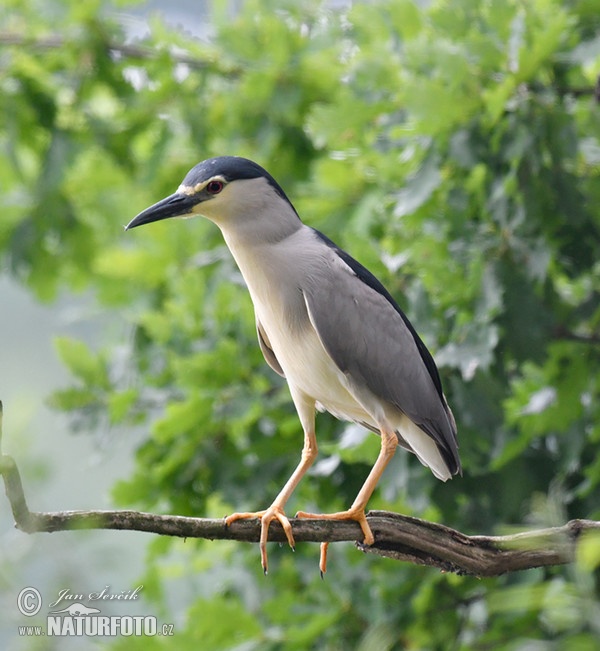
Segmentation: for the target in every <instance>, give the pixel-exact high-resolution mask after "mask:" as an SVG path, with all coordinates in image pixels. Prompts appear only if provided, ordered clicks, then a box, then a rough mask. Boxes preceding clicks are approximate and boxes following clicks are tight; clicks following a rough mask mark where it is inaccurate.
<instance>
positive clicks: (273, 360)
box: [256, 319, 285, 377]
mask: <svg viewBox="0 0 600 651" xmlns="http://www.w3.org/2000/svg"><path fill="white" fill-rule="evenodd" d="M256 334H257V335H258V343H259V345H260V349H261V350H262V354H263V356H264V358H265V361H266V362H267V364H268V365H269V366H270V367H271V368H272V369H273V370H274V371H275V373H279V375H281V377H285V374H284V372H283V369H282V368H281V364H280V363H279V361H278V360H277V357H276V356H275V353H274V352H273V349H272V348H271V342H270V341H269V338H268V337H267V333H266V332H265V331H264V328H263V327H262V325H261V324H260V321H259V320H258V319H256Z"/></svg>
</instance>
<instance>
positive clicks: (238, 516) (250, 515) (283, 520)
mask: <svg viewBox="0 0 600 651" xmlns="http://www.w3.org/2000/svg"><path fill="white" fill-rule="evenodd" d="M256 518H260V542H259V549H260V564H261V565H262V568H263V572H264V573H265V576H266V575H267V574H268V571H269V561H268V558H267V540H268V538H269V525H270V524H271V522H273V520H277V521H278V522H279V523H280V524H281V526H282V527H283V531H284V533H285V537H286V538H287V541H288V544H289V546H290V547H291V548H292V551H296V541H295V540H294V534H293V532H292V525H291V524H290V521H289V520H288V518H287V516H286V515H285V513H284V512H283V509H282V508H281V507H279V506H276V505H275V504H271V506H270V507H269V508H268V509H266V510H264V511H256V512H244V513H233V514H232V515H228V516H227V517H226V518H225V524H226V525H227V526H229V525H230V524H231V523H232V522H235V521H236V520H253V519H256Z"/></svg>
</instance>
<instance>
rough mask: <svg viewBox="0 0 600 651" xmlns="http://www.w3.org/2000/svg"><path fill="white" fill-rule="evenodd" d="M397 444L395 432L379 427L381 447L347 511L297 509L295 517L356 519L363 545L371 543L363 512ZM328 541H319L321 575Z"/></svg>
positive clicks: (369, 530)
mask: <svg viewBox="0 0 600 651" xmlns="http://www.w3.org/2000/svg"><path fill="white" fill-rule="evenodd" d="M397 445H398V437H397V436H396V434H395V433H394V432H392V431H390V430H388V429H386V428H383V427H382V428H381V449H380V451H379V456H378V457H377V461H375V464H374V465H373V467H372V468H371V472H370V473H369V476H368V477H367V479H366V480H365V483H364V484H363V486H362V488H361V489H360V491H359V493H358V495H357V496H356V499H355V500H354V502H353V503H352V506H351V507H350V508H349V509H348V510H347V511H339V512H338V513H324V514H319V513H306V512H304V511H299V512H298V513H296V517H297V518H311V519H316V520H356V522H358V524H360V528H361V529H362V532H363V534H364V536H365V540H364V543H365V545H372V544H373V543H374V542H375V537H374V536H373V532H372V531H371V527H370V526H369V523H368V522H367V516H366V514H365V507H366V506H367V502H368V501H369V499H370V497H371V495H372V494H373V491H374V490H375V487H376V486H377V482H378V481H379V479H380V478H381V475H382V474H383V471H384V470H385V468H386V466H387V465H388V463H389V462H390V460H391V459H392V457H393V456H394V452H395V451H396V447H397ZM328 544H329V543H321V558H320V561H319V569H320V570H321V575H323V574H325V571H326V570H327V547H328Z"/></svg>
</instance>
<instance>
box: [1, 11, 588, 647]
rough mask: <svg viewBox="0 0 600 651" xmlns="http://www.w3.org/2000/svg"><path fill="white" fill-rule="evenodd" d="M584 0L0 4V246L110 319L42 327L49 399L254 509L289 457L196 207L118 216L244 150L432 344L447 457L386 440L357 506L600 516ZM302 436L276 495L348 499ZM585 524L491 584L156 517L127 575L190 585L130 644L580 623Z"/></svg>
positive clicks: (285, 435) (506, 521)
mask: <svg viewBox="0 0 600 651" xmlns="http://www.w3.org/2000/svg"><path fill="white" fill-rule="evenodd" d="M598 9H599V7H598V5H597V3H595V2H594V1H593V0H591V1H588V2H586V1H575V0H571V1H570V2H559V1H558V0H535V1H533V2H528V3H520V2H516V1H515V0H509V1H506V0H491V1H490V2H486V3H481V2H478V1H476V0H447V1H445V2H444V1H443V0H439V1H437V2H433V3H431V4H430V5H429V6H428V7H427V8H420V7H419V6H417V4H415V3H413V2H411V1H410V0H400V1H398V0H380V1H378V2H376V3H361V2H358V3H355V4H354V5H353V6H352V7H350V8H347V9H340V8H331V7H330V6H329V5H328V3H323V4H319V3H316V2H311V3H295V2H292V1H291V0H290V1H280V2H275V1H274V0H270V1H269V2H258V1H257V0H254V1H249V2H247V3H244V4H243V6H241V8H240V10H239V11H238V12H231V11H230V10H229V9H228V7H227V5H226V3H223V4H221V3H215V6H214V7H213V16H212V19H213V21H214V37H213V38H211V39H210V42H208V43H206V42H202V41H199V40H196V39H194V38H192V37H191V36H189V35H188V34H186V33H185V32H183V31H180V30H175V29H172V28H168V27H166V26H165V25H164V24H162V23H161V22H160V21H159V20H158V19H157V20H155V21H154V22H153V26H152V27H153V28H152V33H151V35H149V36H148V37H147V38H146V39H145V40H144V42H143V43H142V44H140V45H143V46H144V47H143V48H142V47H141V48H140V49H139V50H135V49H133V50H129V51H125V50H119V44H121V43H124V42H125V40H126V38H125V34H124V32H123V27H122V26H121V24H120V22H121V21H120V19H119V18H120V17H119V14H117V13H116V10H115V8H114V7H110V6H100V4H99V3H97V2H96V3H90V2H87V3H78V4H72V5H71V4H65V3H60V2H58V1H55V2H45V3H41V2H39V1H36V0H27V1H26V2H23V0H19V1H18V2H17V1H16V0H9V2H8V3H5V6H4V8H3V9H1V10H0V11H2V12H3V13H4V14H5V15H4V17H3V22H4V24H5V25H6V28H5V29H4V31H5V32H7V33H12V34H20V35H23V36H24V38H25V45H26V47H23V46H22V45H21V46H14V45H13V46H11V45H4V46H3V48H2V51H1V57H0V66H1V70H2V75H1V76H0V84H1V91H2V92H1V93H0V115H2V116H3V123H2V125H1V126H2V128H1V130H0V178H2V184H3V192H2V195H1V201H2V204H3V205H2V208H3V211H2V212H3V218H2V220H1V221H0V247H1V252H2V253H1V255H2V258H1V259H2V262H3V265H4V268H5V269H6V270H8V271H9V272H10V273H12V274H14V275H15V276H16V277H18V278H19V279H21V280H22V282H23V283H24V284H26V285H27V286H28V287H29V288H30V289H31V291H32V292H34V293H35V294H36V295H37V296H38V297H39V298H40V299H42V300H52V299H53V298H54V297H56V295H57V294H58V292H60V291H65V289H70V290H74V291H84V290H85V291H88V292H93V294H94V295H95V296H96V297H97V300H98V301H99V303H100V304H101V305H103V306H104V307H103V309H105V310H106V311H107V312H108V311H111V310H112V311H113V313H114V314H115V315H120V318H126V319H127V320H128V321H129V322H130V323H131V324H132V336H131V338H130V339H129V340H128V341H123V340H121V341H120V342H119V345H118V346H115V345H114V344H111V345H109V344H107V345H106V346H105V347H104V348H102V349H98V350H89V349H87V348H86V347H85V346H84V345H83V344H82V343H80V342H73V341H67V340H60V341H57V352H58V354H60V356H61V358H62V359H63V361H64V362H65V364H66V365H67V366H68V367H69V368H70V369H71V371H72V374H73V385H72V386H71V387H69V388H66V389H65V390H62V391H59V392H57V393H56V394H55V395H54V396H53V397H52V402H53V404H54V405H55V406H56V407H57V408H59V409H63V410H67V411H71V412H73V413H74V414H77V415H78V416H79V418H80V419H81V418H82V419H83V422H85V423H87V424H88V426H90V427H91V426H93V425H95V424H97V423H101V422H105V419H106V418H108V420H109V421H110V423H111V424H112V425H114V426H120V427H122V428H123V431H124V435H126V433H127V431H128V428H129V427H131V426H133V425H136V424H140V423H143V424H147V427H148V435H147V438H146V439H145V441H144V443H143V444H142V445H141V446H140V448H139V450H138V452H137V460H136V464H137V465H136V470H135V472H134V473H133V475H132V476H131V477H130V478H129V479H128V480H127V481H124V482H122V483H120V484H119V485H118V486H116V487H115V492H114V496H115V499H116V501H117V502H118V503H119V504H121V505H124V506H125V505H127V506H139V507H143V508H145V509H154V510H157V511H166V512H173V513H180V514H190V515H207V516H215V515H217V516H220V515H223V514H225V513H226V512H231V511H233V510H238V509H239V510H241V509H245V508H260V507H263V506H266V505H267V504H269V503H270V500H271V499H272V498H273V496H274V495H275V493H276V492H277V490H278V489H279V487H281V485H282V484H283V482H284V481H285V479H286V478H287V476H288V475H289V473H290V472H291V470H292V468H293V467H294V466H295V463H296V462H297V458H298V455H299V452H300V447H301V435H300V427H299V423H298V422H297V417H296V415H295V413H294V411H293V409H292V407H291V403H290V400H289V396H288V393H287V389H286V387H285V384H284V382H283V381H281V379H280V378H278V377H276V376H275V375H274V374H273V373H272V372H271V371H270V370H269V369H268V368H267V367H266V365H265V364H264V362H263V360H262V357H261V354H260V351H259V350H258V347H257V345H256V342H255V332H254V321H253V314H252V309H251V304H250V300H249V298H248V296H247V293H246V291H245V289H244V287H243V286H242V283H241V280H240V277H239V275H238V273H237V271H236V270H235V267H234V265H233V263H232V261H231V259H230V257H229V255H228V253H227V251H226V249H225V248H224V245H223V243H222V240H221V238H220V235H219V233H218V232H217V231H216V229H215V228H214V227H213V226H212V225H210V224H208V223H205V222H203V221H202V220H194V221H193V222H171V223H168V222H166V223H165V222H162V223H157V224H153V225H152V227H147V228H144V229H140V230H136V231H133V232H131V233H127V234H123V233H122V232H121V231H120V226H121V225H122V224H123V223H126V222H127V221H128V220H129V219H130V218H131V217H133V215H134V214H135V213H136V212H137V211H138V210H141V209H142V208H144V207H145V206H147V205H149V204H150V203H152V202H154V201H156V200H158V199H160V198H162V197H163V196H166V195H167V194H170V193H171V192H172V191H173V190H174V188H176V187H177V185H178V184H179V182H180V180H181V178H182V177H183V175H184V173H185V172H186V171H187V169H188V168H189V167H191V166H192V165H193V164H195V163H196V162H197V161H198V160H200V159H203V158H207V157H209V156H212V155H220V154H239V155H245V156H248V157H250V158H253V159H255V160H257V161H259V162H260V163H261V164H263V165H264V166H265V167H266V168H267V169H269V170H270V171H271V172H272V173H273V174H274V175H275V177H276V178H277V179H278V180H279V182H280V183H281V184H282V185H283V187H285V188H286V191H287V193H288V195H289V196H290V198H292V200H293V201H294V203H295V205H296V207H297V208H298V210H299V213H300V214H301V215H303V216H304V218H305V219H306V220H307V221H308V222H309V223H310V224H311V225H314V226H316V227H317V228H320V229H322V230H324V231H325V232H326V233H327V234H328V235H330V236H332V237H333V238H334V239H335V240H336V241H337V242H338V243H339V244H340V245H341V246H343V247H344V248H347V249H348V250H350V251H351V252H352V253H353V254H354V255H355V257H357V258H358V259H360V260H361V261H362V262H363V263H365V264H366V265H367V266H369V267H370V268H371V269H372V271H374V272H375V273H376V274H377V275H379V276H380V277H381V278H382V280H383V281H384V282H385V284H386V285H387V286H388V288H389V289H390V290H391V291H392V293H393V294H395V295H396V296H397V297H399V299H400V302H401V304H402V305H403V307H405V309H406V312H407V313H408V315H409V317H410V318H411V320H412V321H413V323H414V324H415V325H416V327H417V330H418V331H419V332H420V333H421V334H422V335H423V337H424V339H425V341H426V342H427V344H428V346H429V347H430V348H431V349H432V350H433V351H434V356H435V357H436V360H437V361H438V364H439V366H440V370H441V374H442V376H443V381H444V384H445V387H446V392H447V394H448V399H449V402H450V404H451V405H452V407H453V409H454V413H455V415H456V418H457V421H458V424H459V435H460V443H461V456H462V460H463V465H464V468H465V476H464V477H463V478H462V479H455V480H454V481H452V482H451V483H449V484H447V485H442V484H440V483H439V482H437V481H436V480H435V479H434V478H433V477H432V476H431V475H430V474H429V473H428V472H427V471H425V470H424V469H423V468H422V467H421V466H420V465H419V464H418V462H416V460H415V459H414V458H409V457H408V455H405V454H401V453H399V454H398V455H397V457H396V459H395V460H394V464H393V465H392V467H391V469H390V471H389V472H388V473H387V474H386V477H385V479H384V481H383V482H382V486H381V489H380V490H379V491H378V492H377V493H376V496H375V497H374V498H373V500H372V502H371V506H372V507H378V508H387V509H391V510H398V511H402V512H405V513H414V514H416V515H420V516H423V517H428V518H432V519H436V520H438V521H442V522H444V523H446V524H448V525H451V526H454V527H456V528H458V529H461V530H464V531H467V532H473V533H484V532H492V531H498V530H501V529H502V528H503V527H506V526H508V525H515V524H517V525H522V524H525V523H529V524H530V525H531V524H532V523H534V524H540V525H547V524H556V523H559V522H562V521H563V520H565V519H566V518H570V517H591V518H598V517H600V512H599V510H598V499H597V496H598V491H599V484H600V462H599V461H598V455H597V450H598V444H599V443H600V418H599V416H600V414H599V404H600V401H599V393H600V386H599V380H598V378H599V377H600V373H599V372H600V335H599V334H598V333H599V332H600V301H599V297H600V218H599V213H598V211H597V209H596V206H597V205H598V201H599V199H600V183H599V178H598V177H599V174H600V142H599V137H600V117H599V116H600V111H599V109H598V105H597V103H596V102H595V100H594V98H593V94H592V90H593V87H594V85H595V83H596V79H595V76H596V75H597V74H598V63H599V59H600V35H599V29H600V18H599V17H600V12H599V11H598ZM57 35H60V39H61V46H60V47H53V46H51V43H48V39H50V38H51V37H57ZM146 48H147V49H146ZM181 53H185V58H184V57H182V54H181ZM318 436H319V441H320V444H321V446H320V449H321V461H320V462H319V463H318V464H317V465H316V467H315V471H314V472H313V473H312V476H311V477H309V478H307V479H306V480H305V481H304V482H303V483H302V484H301V486H300V487H299V489H298V491H297V493H296V495H295V496H294V499H293V500H292V502H291V503H290V508H289V511H290V512H293V510H294V508H296V507H297V508H304V509H307V510H312V509H318V510H322V511H330V510H338V509H340V508H343V507H344V505H348V504H349V503H350V502H351V501H352V499H353V498H354V496H355V494H356V491H357V489H358V487H359V486H360V484H361V482H362V480H363V479H364V477H365V475H366V472H367V470H368V467H369V464H370V463H371V462H372V461H373V459H374V457H375V455H376V450H377V440H376V439H375V437H373V436H371V435H366V434H365V435H364V436H363V435H362V434H358V433H357V430H356V428H354V427H349V426H347V425H345V424H343V423H338V422H337V421H335V420H334V419H332V418H329V417H327V416H319V418H318ZM351 444H352V445H351ZM596 545H597V540H596V541H592V543H591V544H587V545H586V546H584V548H583V549H582V553H581V558H579V559H578V562H577V563H576V564H575V565H574V566H573V567H571V568H562V569H555V570H552V571H544V572H542V571H531V572H527V573H523V574H521V575H518V576H510V577H505V578H503V579H500V580H485V581H477V580H475V579H472V578H466V577H456V576H446V575H438V574H435V573H433V572H431V571H430V570H426V569H422V568H415V567H405V566H401V565H399V564H396V563H393V562H391V561H384V560H381V559H373V558H365V557H363V556H361V555H360V554H358V553H357V552H356V551H355V550H354V549H353V548H352V547H350V546H348V547H345V546H339V547H334V548H333V549H332V552H331V560H330V571H329V572H328V575H327V578H326V581H325V582H321V581H320V580H318V578H317V577H318V572H317V569H316V564H317V550H316V549H315V548H313V547H306V548H302V546H300V547H299V549H298V550H297V552H296V554H295V555H292V554H291V553H290V552H289V550H288V549H281V550H279V549H273V550H271V552H270V553H271V561H272V571H271V573H270V575H269V577H268V579H267V580H265V579H264V578H263V577H262V576H260V567H259V563H258V556H257V550H256V549H255V548H253V547H249V548H242V547H241V546H239V545H229V544H222V543H219V544H216V543H212V544H211V543H198V544H190V543H189V542H188V543H187V544H186V545H185V547H183V546H182V544H181V543H179V542H175V541H162V540H161V541H156V542H155V544H154V545H153V552H152V553H151V554H150V556H149V558H148V574H147V576H146V577H145V584H146V585H147V586H154V594H155V596H156V599H157V600H160V599H161V595H163V594H164V593H165V591H166V590H168V589H169V586H171V585H172V584H173V583H174V582H176V581H178V580H181V579H177V578H173V576H172V574H173V572H175V573H176V572H177V569H174V568H177V567H178V568H179V570H178V571H179V572H181V573H182V574H183V576H186V575H188V574H189V572H190V571H191V572H195V573H196V575H197V581H198V583H199V586H198V599H197V600H196V601H195V602H193V603H190V604H189V610H188V613H187V620H186V623H185V626H182V627H181V629H180V631H179V632H178V634H177V635H176V637H175V638H174V639H173V640H169V639H167V638H163V639H159V638H156V639H154V640H144V641H143V644H144V648H157V649H158V648H167V647H168V646H169V643H170V642H171V643H173V644H175V645H176V648H182V649H183V648H196V646H197V643H198V641H200V640H204V641H206V640H210V648H214V649H231V648H240V649H241V648H244V649H254V648H256V649H258V648H260V649H278V648H289V649H305V648H309V647H316V648H322V649H343V648H344V649H345V648H359V649H365V650H366V649H375V648H376V649H385V648H398V647H405V648H409V649H448V648H457V649H483V648H494V649H505V650H507V651H512V650H516V649H524V648H528V649H592V648H597V645H598V642H599V640H600V630H599V629H598V621H599V618H598V609H599V608H600V601H599V600H598V596H597V580H598V564H599V557H598V553H597V546H596ZM168 559H171V560H168ZM173 559H180V560H179V561H175V560H173ZM177 563H180V565H179V566H178V565H177ZM171 564H174V565H171ZM232 621H233V622H235V625H234V626H233V627H232ZM134 644H135V641H132V640H129V639H128V640H127V641H126V645H127V648H134ZM115 646H116V647H117V648H121V647H122V648H125V642H124V643H123V644H119V643H117V644H115Z"/></svg>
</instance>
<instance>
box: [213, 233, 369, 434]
mask: <svg viewBox="0 0 600 651" xmlns="http://www.w3.org/2000/svg"><path fill="white" fill-rule="evenodd" d="M224 235H225V239H226V241H227V245H228V246H229V249H230V250H231V252H232V254H233V256H234V258H235V260H236V262H237V264H238V266H239V268H240V271H241V273H242V275H243V276H244V279H245V281H246V284H247V286H248V290H249V292H250V296H251V297H252V302H253V304H254V310H255V312H256V316H257V318H258V320H259V321H260V323H261V325H262V327H263V328H264V329H265V332H266V333H267V336H268V338H269V342H270V344H271V347H272V349H273V351H274V353H275V355H276V357H277V360H278V361H279V363H280V365H281V368H282V369H283V372H284V373H285V376H286V379H287V381H288V383H289V384H290V385H293V386H294V387H296V388H297V389H300V390H301V391H302V392H303V393H304V394H305V395H306V396H309V397H310V398H312V399H313V400H314V401H315V402H318V403H320V404H321V405H322V406H323V407H324V408H325V409H327V411H330V412H332V413H334V414H335V415H337V416H340V417H342V418H345V419H349V420H356V421H363V422H368V423H371V424H374V423H373V420H372V418H371V417H370V416H369V414H367V413H366V412H365V410H364V409H363V408H362V407H361V406H360V405H359V403H358V402H357V401H356V400H355V398H354V397H353V396H352V394H351V393H350V391H349V390H348V385H347V381H346V377H345V376H344V374H343V373H342V372H341V371H340V370H339V368H338V367H337V366H336V364H335V363H334V361H333V360H332V359H331V358H330V357H329V355H328V354H327V352H326V351H325V349H324V348H323V345H322V344H321V340H320V339H319V337H318V335H317V333H316V331H315V329H314V327H313V325H312V323H311V322H310V319H309V315H308V310H307V308H306V304H305V302H304V296H303V293H302V284H303V282H304V283H306V282H308V281H309V280H307V279H310V277H314V275H315V273H318V272H319V269H320V267H321V265H328V264H330V261H329V260H328V259H327V255H328V253H329V252H328V249H326V248H325V249H324V248H323V247H322V246H319V244H321V243H320V242H318V241H317V240H316V238H315V236H314V233H313V231H312V230H310V229H308V228H305V227H302V228H301V229H299V230H298V231H297V232H296V233H294V234H292V235H291V236H289V237H288V238H286V239H285V240H283V241H282V242H279V243H276V244H273V243H270V244H268V245H264V244H263V245H254V246H247V245H245V246H240V243H239V242H237V241H236V240H235V238H234V237H232V236H231V235H229V234H226V233H224Z"/></svg>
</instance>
